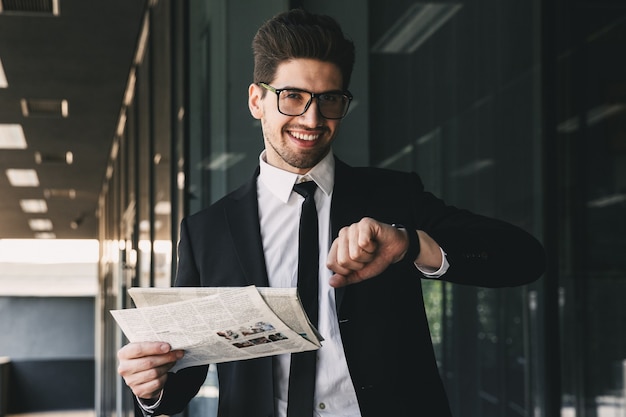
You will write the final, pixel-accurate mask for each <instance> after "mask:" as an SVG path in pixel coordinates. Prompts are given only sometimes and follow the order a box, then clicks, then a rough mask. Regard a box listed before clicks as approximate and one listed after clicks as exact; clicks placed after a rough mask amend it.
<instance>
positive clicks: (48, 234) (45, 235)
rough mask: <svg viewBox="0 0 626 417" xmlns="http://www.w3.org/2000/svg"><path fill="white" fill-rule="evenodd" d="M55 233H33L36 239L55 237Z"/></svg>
mask: <svg viewBox="0 0 626 417" xmlns="http://www.w3.org/2000/svg"><path fill="white" fill-rule="evenodd" d="M56 237H57V235H55V234H54V233H52V232H39V233H35V238H36V239H56Z"/></svg>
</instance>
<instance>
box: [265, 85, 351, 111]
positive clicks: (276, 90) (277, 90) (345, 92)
mask: <svg viewBox="0 0 626 417" xmlns="http://www.w3.org/2000/svg"><path fill="white" fill-rule="evenodd" d="M257 84H258V85H259V86H261V87H263V88H264V89H266V90H267V91H271V92H272V93H275V94H276V108H277V109H278V112H279V113H280V114H282V115H285V116H294V117H295V116H302V115H303V114H304V113H306V111H307V110H308V109H309V107H311V103H312V102H313V99H314V98H317V100H318V106H317V111H318V112H319V114H320V115H321V116H322V117H323V118H324V119H329V120H340V119H343V118H344V117H346V115H347V114H348V109H349V108H350V103H351V102H352V99H353V98H354V97H353V96H352V93H350V92H349V91H348V90H331V91H325V92H323V93H312V92H310V91H307V90H303V89H301V88H276V87H273V86H271V85H269V84H268V83H266V82H263V81H260V82H258V83H257ZM283 91H298V92H301V93H307V94H310V95H311V98H310V99H309V101H308V102H307V103H306V105H305V106H304V110H303V111H302V113H300V114H287V113H283V111H282V110H280V93H281V92H283ZM324 94H339V95H342V96H344V97H346V98H347V99H348V104H347V105H346V108H345V110H344V112H343V115H341V117H326V116H324V114H323V113H322V109H321V107H320V106H319V97H320V96H323V95H324Z"/></svg>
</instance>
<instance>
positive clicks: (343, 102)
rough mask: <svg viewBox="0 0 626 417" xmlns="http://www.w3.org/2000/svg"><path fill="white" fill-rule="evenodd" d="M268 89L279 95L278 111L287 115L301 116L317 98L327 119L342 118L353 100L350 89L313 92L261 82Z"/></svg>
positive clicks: (320, 109) (323, 115)
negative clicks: (277, 86)
mask: <svg viewBox="0 0 626 417" xmlns="http://www.w3.org/2000/svg"><path fill="white" fill-rule="evenodd" d="M259 85H260V86H261V87H263V88H265V89H266V90H269V91H271V92H273V93H276V96H277V97H278V100H277V104H278V111H279V112H280V113H281V114H284V115H285V116H300V115H302V114H304V113H305V112H306V111H307V110H308V109H309V106H310V105H311V102H312V101H313V98H317V108H318V110H319V112H320V114H321V115H322V117H324V118H326V119H342V118H343V117H344V116H345V115H346V113H348V107H350V102H351V101H352V94H350V92H349V91H327V92H325V93H311V92H309V91H305V90H299V89H297V88H282V89H278V88H274V87H272V86H271V85H269V84H266V83H259Z"/></svg>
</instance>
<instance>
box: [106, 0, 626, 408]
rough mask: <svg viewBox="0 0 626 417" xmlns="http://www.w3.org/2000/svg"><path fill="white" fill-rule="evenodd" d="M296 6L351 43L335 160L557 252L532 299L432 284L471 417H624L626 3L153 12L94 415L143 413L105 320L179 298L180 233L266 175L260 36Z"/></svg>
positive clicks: (457, 389)
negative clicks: (261, 166) (409, 183)
mask: <svg viewBox="0 0 626 417" xmlns="http://www.w3.org/2000/svg"><path fill="white" fill-rule="evenodd" d="M300 6H302V7H305V8H307V9H308V10H310V11H314V12H320V13H326V14H330V15H332V16H334V17H335V18H336V19H337V20H338V21H339V22H340V23H341V24H342V26H343V28H344V30H345V32H346V33H347V34H348V36H350V37H351V38H352V39H353V40H354V42H355V44H356V47H357V60H356V65H355V71H354V74H353V78H352V83H351V85H350V90H351V92H352V93H353V94H354V96H355V99H354V101H353V104H352V106H351V110H350V113H349V114H348V116H347V117H346V118H345V119H344V121H343V123H342V127H341V132H340V134H339V138H338V140H337V142H336V145H335V146H334V151H335V153H336V154H337V155H338V156H339V157H340V158H342V159H343V160H345V161H346V162H348V163H350V164H352V165H370V166H379V167H388V168H392V169H397V170H403V171H416V172H418V173H419V174H420V176H421V177H422V179H423V181H424V183H425V185H426V188H427V189H428V190H429V191H431V192H433V193H434V194H436V195H438V196H440V197H441V198H443V199H444V200H446V201H447V202H448V203H451V204H453V205H457V206H460V207H464V208H467V209H470V210H472V211H474V212H477V213H481V214H485V215H488V216H493V217H498V218H501V219H504V220H507V221H510V222H512V223H514V224H517V225H519V226H521V227H522V228H524V229H526V230H528V231H529V232H531V233H532V234H534V235H535V236H537V237H538V238H539V239H540V240H542V241H543V243H544V245H545V247H546V251H547V253H548V259H549V267H548V270H547V272H546V274H545V276H544V277H543V278H542V279H541V280H539V281H538V282H536V283H534V284H532V285H528V286H525V287H519V288H509V289H497V290H493V289H485V288H475V287H469V286H467V287H466V286H461V285H451V284H447V283H443V282H439V281H433V280H424V283H423V285H424V297H425V303H426V306H427V314H428V318H429V323H430V327H431V334H432V338H433V342H434V345H435V349H436V355H437V360H438V363H439V368H440V371H441V375H442V379H443V381H444V384H445V386H446V390H447V392H448V396H449V398H450V401H451V405H452V411H453V414H454V415H455V417H505V416H506V417H508V416H526V417H531V416H532V417H543V416H546V417H552V416H557V415H560V416H562V417H574V416H576V417H609V416H610V417H616V416H624V415H626V405H625V402H626V335H625V334H624V331H623V329H624V323H625V322H626V308H625V307H624V303H623V302H622V300H621V299H622V297H623V294H624V292H623V290H625V289H626V288H625V287H626V263H625V261H624V259H625V258H624V253H626V252H625V250H626V210H625V208H626V58H625V54H624V51H626V4H625V3H624V2H623V0H599V1H592V0H575V1H569V0H527V1H516V0H472V1H468V0H458V1H446V2H436V3H435V2H414V1H407V0H389V1H385V2H378V1H358V2H338V1H332V0H317V1H276V0H273V1H270V0H268V1H263V2H258V1H252V0H230V1H226V0H188V1H174V0H160V1H152V2H148V4H147V7H146V13H145V18H144V21H143V31H142V36H141V37H140V38H139V39H138V42H137V54H136V57H135V60H134V62H133V64H132V67H131V71H130V74H129V82H128V89H127V94H126V96H125V99H124V103H123V105H122V112H121V115H120V123H119V126H118V130H117V134H116V136H115V138H114V142H113V147H112V152H111V158H110V164H109V167H108V169H107V181H106V184H105V187H104V189H103V191H102V194H101V198H100V207H99V218H100V241H101V252H102V253H101V262H100V291H99V296H98V301H97V317H96V319H97V323H96V328H97V340H96V350H97V369H96V377H97V382H96V384H97V386H96V390H97V393H96V405H97V410H96V411H97V412H98V415H102V416H105V415H118V416H130V415H134V410H133V406H132V399H131V395H130V392H129V391H128V389H126V387H125V386H124V383H123V381H122V380H121V378H120V377H118V376H117V373H116V368H117V364H116V352H117V350H118V349H119V348H120V347H121V346H122V345H123V344H124V343H125V341H124V339H123V335H122V334H121V332H120V330H119V328H117V326H116V325H115V323H114V322H113V320H112V317H111V316H110V314H109V313H108V311H109V310H111V309H117V308H126V307H131V303H130V300H129V298H128V296H127V294H126V290H127V289H128V288H129V287H131V286H144V287H147V286H169V285H171V284H172V282H173V279H174V276H175V270H176V250H175V248H176V243H177V240H178V227H179V222H180V220H181V219H182V217H183V216H185V215H187V214H190V213H194V212H196V211H198V210H200V209H202V208H204V207H206V206H208V205H209V204H211V203H212V202H213V201H215V200H217V199H218V198H220V197H221V196H223V195H224V194H225V193H227V192H228V191H230V190H232V189H234V188H236V187H237V186H238V185H240V184H241V183H242V182H243V181H245V180H247V179H248V178H249V177H250V175H252V172H253V170H254V168H255V167H256V165H257V163H258V156H259V153H260V151H261V150H262V146H263V142H262V137H261V132H260V125H259V124H258V122H257V121H256V120H255V119H253V118H252V117H251V116H250V114H249V110H248V106H247V87H248V85H249V83H250V82H251V80H252V54H251V46H250V45H251V40H252V37H253V36H254V33H255V31H256V29H257V28H258V27H259V26H260V25H261V24H262V23H263V21H265V20H266V19H268V18H270V17H271V16H273V15H274V14H276V13H278V12H281V11H283V10H286V9H288V8H293V7H300ZM511 268H515V265H511ZM502 273H503V274H506V271H502ZM218 395H219V392H218V390H217V387H216V375H215V373H214V372H211V373H209V377H208V378H207V381H206V383H205V386H204V387H203V389H202V390H201V391H200V393H199V394H198V396H197V397H196V398H195V399H194V400H193V401H192V402H191V404H190V406H189V407H188V409H187V410H186V412H185V413H184V414H185V415H187V416H189V417H196V416H198V417H199V416H212V415H214V413H215V407H216V401H217V396H218ZM417 407H419V405H417Z"/></svg>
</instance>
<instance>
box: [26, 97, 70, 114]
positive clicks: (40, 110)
mask: <svg viewBox="0 0 626 417" xmlns="http://www.w3.org/2000/svg"><path fill="white" fill-rule="evenodd" d="M20 107H21V108H22V115H23V116H24V117H59V116H60V117H64V118H66V117H68V116H69V114H70V110H69V109H70V105H69V103H68V101H67V100H64V99H41V98H29V99H25V98H23V99H21V100H20Z"/></svg>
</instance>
